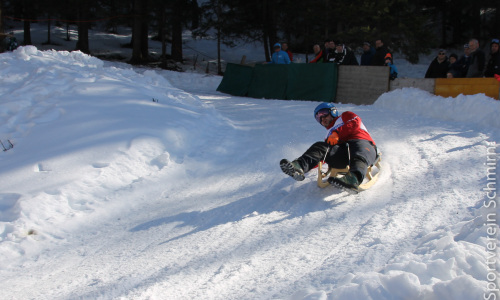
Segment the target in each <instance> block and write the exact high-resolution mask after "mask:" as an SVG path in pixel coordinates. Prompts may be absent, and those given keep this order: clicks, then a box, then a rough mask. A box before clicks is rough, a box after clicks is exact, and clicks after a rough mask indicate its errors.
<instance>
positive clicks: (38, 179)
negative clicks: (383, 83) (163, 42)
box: [0, 46, 500, 300]
mask: <svg viewBox="0 0 500 300" xmlns="http://www.w3.org/2000/svg"><path fill="white" fill-rule="evenodd" d="M0 65H1V68H0V73H1V75H0V81H1V85H0V95H1V97H0V116H1V118H0V140H1V141H2V142H3V143H6V141H11V142H12V144H13V145H14V147H13V148H12V149H9V150H8V151H4V152H1V153H0V289H1V290H2V299H294V300H295V299H360V300H361V299H363V300H365V299H436V300H437V299H440V300H441V299H450V300H451V299H453V300H456V299H463V300H469V299H483V297H492V296H491V295H493V296H495V295H496V297H498V292H497V294H494V293H495V289H498V287H499V284H498V270H500V264H499V262H498V259H497V254H496V253H497V252H496V251H497V246H498V239H497V233H496V232H497V231H498V224H499V221H498V218H499V217H498V216H499V209H498V206H497V205H496V204H497V202H498V196H497V195H496V187H497V185H496V183H497V182H498V177H499V176H498V173H497V168H498V151H499V150H498V147H497V144H498V143H500V130H499V129H500V123H499V121H498V111H500V102H499V101H496V100H493V99H491V98H488V97H486V96H484V95H473V96H463V95H461V96H459V97H457V98H446V99H445V98H442V97H438V96H434V95H431V94H429V93H427V92H424V91H421V90H418V89H411V88H410V89H402V90H396V91H393V92H390V93H386V94H384V95H382V96H381V97H380V98H379V99H378V100H377V102H376V103H375V104H374V105H371V106H356V105H350V104H339V105H338V109H339V110H340V111H341V112H342V111H346V110H350V111H353V112H355V113H357V114H358V115H360V116H361V118H362V119H363V122H364V124H365V125H366V126H367V127H368V130H369V131H370V133H371V134H372V136H373V138H374V139H375V141H376V142H377V145H378V146H379V148H380V150H381V151H382V153H383V156H382V172H381V174H380V178H379V181H378V182H377V183H376V185H375V186H373V187H372V188H371V189H370V190H368V191H365V192H362V193H359V194H357V195H352V194H348V193H346V192H342V191H339V190H336V189H334V188H329V187H328V188H325V189H320V188H318V187H317V185H316V182H315V180H316V174H315V172H310V173H309V174H308V176H307V178H306V180H304V181H302V182H296V181H294V180H293V179H291V178H290V177H287V176H286V175H284V174H283V173H282V172H281V170H280V168H279V165H278V162H279V160H280V159H282V158H288V159H293V158H296V157H298V156H299V155H300V154H302V153H303V152H304V151H305V150H306V149H307V148H308V147H309V146H310V145H311V144H312V143H314V142H315V141H318V140H321V139H322V138H323V137H324V129H323V128H322V127H321V126H320V125H318V124H317V123H316V122H315V120H314V118H313V117H312V111H313V109H314V107H315V106H316V105H317V104H318V103H317V102H309V101H280V100H262V99H251V98H244V97H233V96H230V95H226V94H222V93H219V92H216V88H217V86H218V84H219V83H220V80H221V77H217V76H206V75H201V74H196V73H174V72H169V71H161V70H147V69H133V68H131V67H130V66H127V65H124V64H113V63H109V62H106V63H105V62H103V61H101V60H99V59H97V58H95V57H91V56H87V55H84V54H82V53H80V52H67V51H51V50H47V51H40V50H38V49H37V48H36V47H34V46H28V47H21V48H19V49H17V50H15V51H14V52H11V53H3V54H0ZM6 145H7V144H6ZM493 277H494V278H493ZM486 299H488V298H486ZM490 299H493V298H490Z"/></svg>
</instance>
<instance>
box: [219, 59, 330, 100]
mask: <svg viewBox="0 0 500 300" xmlns="http://www.w3.org/2000/svg"><path fill="white" fill-rule="evenodd" d="M337 78H338V66H337V65H336V64H289V65H273V64H262V65H256V66H255V67H249V66H242V65H237V64H228V65H227V67H226V72H225V73H224V78H223V79H222V81H221V84H220V85H219V87H218V88H217V91H220V92H223V93H226V94H230V95H234V96H249V97H253V98H267V99H282V100H286V99H290V100H314V101H326V102H332V101H334V100H335V95H336V92H337Z"/></svg>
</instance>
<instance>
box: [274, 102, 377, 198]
mask: <svg viewBox="0 0 500 300" xmlns="http://www.w3.org/2000/svg"><path fill="white" fill-rule="evenodd" d="M314 118H315V119H316V121H318V123H320V124H321V125H322V126H323V127H325V128H326V129H327V131H328V132H327V135H326V138H325V141H324V142H316V143H314V144H313V145H312V146H311V147H310V148H309V149H308V150H307V151H306V152H304V154H302V155H301V156H300V157H299V158H297V159H295V160H293V161H288V160H287V159H282V160H281V161H280V167H281V170H282V171H283V172H284V173H285V174H287V175H289V176H291V177H293V178H294V179H295V180H298V181H302V180H304V178H305V173H307V172H308V171H309V170H311V169H313V168H314V167H316V166H317V165H318V163H319V162H320V161H322V160H324V161H325V162H326V163H327V164H328V165H329V166H330V167H332V168H338V169H343V168H345V166H347V165H349V172H348V173H347V174H346V175H345V176H344V177H341V178H335V179H333V182H332V184H334V185H337V186H340V187H345V188H351V189H357V188H358V186H359V185H360V184H361V183H362V182H363V179H364V178H365V175H366V172H367V170H368V167H369V166H371V165H372V164H373V163H374V162H375V160H376V158H377V147H376V145H375V142H374V141H373V139H372V137H371V136H370V134H369V133H368V130H367V129H366V127H365V125H364V124H363V122H362V121H361V118H360V117H359V116H358V115H356V114H355V113H353V112H351V111H346V112H344V113H342V114H340V115H339V113H338V111H337V108H336V107H335V106H334V105H333V104H332V103H321V104H320V105H318V106H317V107H316V109H315V110H314Z"/></svg>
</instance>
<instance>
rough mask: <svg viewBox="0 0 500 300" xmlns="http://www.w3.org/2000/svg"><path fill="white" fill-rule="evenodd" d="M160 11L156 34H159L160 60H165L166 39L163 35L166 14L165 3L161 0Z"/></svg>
mask: <svg viewBox="0 0 500 300" xmlns="http://www.w3.org/2000/svg"><path fill="white" fill-rule="evenodd" d="M160 9H161V13H160V24H159V25H160V28H159V29H158V35H159V36H160V41H161V60H163V61H165V60H167V39H166V37H165V34H166V31H165V26H166V24H165V23H166V22H167V16H166V12H165V4H164V3H163V2H162V4H161V6H160Z"/></svg>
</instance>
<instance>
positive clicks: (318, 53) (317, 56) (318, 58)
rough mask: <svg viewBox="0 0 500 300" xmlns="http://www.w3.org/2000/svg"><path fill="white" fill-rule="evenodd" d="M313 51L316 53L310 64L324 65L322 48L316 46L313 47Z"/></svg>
mask: <svg viewBox="0 0 500 300" xmlns="http://www.w3.org/2000/svg"><path fill="white" fill-rule="evenodd" d="M313 51H314V59H313V60H311V61H310V62H309V63H322V62H323V50H321V47H320V46H319V44H315V45H314V46H313Z"/></svg>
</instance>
